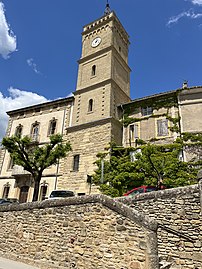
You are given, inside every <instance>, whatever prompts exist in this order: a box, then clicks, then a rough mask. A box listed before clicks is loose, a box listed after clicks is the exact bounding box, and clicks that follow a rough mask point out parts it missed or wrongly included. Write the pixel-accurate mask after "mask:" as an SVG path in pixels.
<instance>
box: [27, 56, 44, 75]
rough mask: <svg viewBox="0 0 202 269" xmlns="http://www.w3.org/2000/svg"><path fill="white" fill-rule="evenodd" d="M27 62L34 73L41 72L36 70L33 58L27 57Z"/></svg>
mask: <svg viewBox="0 0 202 269" xmlns="http://www.w3.org/2000/svg"><path fill="white" fill-rule="evenodd" d="M27 64H28V65H29V66H30V67H31V68H32V69H33V71H34V72H35V73H36V74H41V72H40V71H39V70H38V68H37V65H36V64H35V62H34V59H33V58H30V59H27Z"/></svg>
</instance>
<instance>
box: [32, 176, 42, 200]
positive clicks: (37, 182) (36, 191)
mask: <svg viewBox="0 0 202 269" xmlns="http://www.w3.org/2000/svg"><path fill="white" fill-rule="evenodd" d="M40 181H41V176H36V177H35V178H34V195H33V199H32V202H35V201H37V200H38V196H39V186H40Z"/></svg>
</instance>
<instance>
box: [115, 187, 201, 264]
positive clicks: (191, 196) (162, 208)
mask: <svg viewBox="0 0 202 269" xmlns="http://www.w3.org/2000/svg"><path fill="white" fill-rule="evenodd" d="M199 186H200V185H199ZM199 186H198V185H194V186H189V187H181V188H175V189H169V190H164V191H157V192H151V193H147V194H141V195H137V196H136V197H134V198H132V199H131V198H129V199H128V198H120V199H119V201H122V202H124V203H126V204H127V205H129V206H131V207H132V208H134V209H136V210H138V211H139V212H142V213H144V214H145V215H147V216H148V217H150V218H152V219H155V220H156V221H157V222H158V232H157V237H158V253H159V257H160V259H163V260H165V261H167V262H170V264H172V266H173V267H171V268H176V269H189V268H190V269H191V268H194V269H202V214H201V205H200V192H199Z"/></svg>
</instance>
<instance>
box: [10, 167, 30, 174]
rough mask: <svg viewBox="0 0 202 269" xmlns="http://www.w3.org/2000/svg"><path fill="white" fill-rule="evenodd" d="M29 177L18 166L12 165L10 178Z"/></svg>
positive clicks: (26, 172)
mask: <svg viewBox="0 0 202 269" xmlns="http://www.w3.org/2000/svg"><path fill="white" fill-rule="evenodd" d="M21 175H30V173H29V172H28V171H26V170H24V168H23V167H22V166H20V165H14V166H13V170H12V176H21Z"/></svg>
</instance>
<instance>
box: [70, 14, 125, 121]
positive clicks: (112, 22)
mask: <svg viewBox="0 0 202 269" xmlns="http://www.w3.org/2000/svg"><path fill="white" fill-rule="evenodd" d="M128 46H129V36H128V34H127V32H126V31H125V29H124V28H123V26H122V24H121V23H120V21H119V19H118V18H117V16H116V14H115V13H114V12H110V11H109V10H108V12H106V14H105V16H103V17H101V18H100V19H98V20H96V21H94V22H92V23H90V24H87V25H86V26H84V28H83V33H82V55H81V59H80V60H79V69H78V80H77V89H76V92H75V107H74V118H73V124H75V125H78V124H82V123H87V122H90V121H95V120H99V119H104V118H108V117H113V118H117V111H116V106H117V104H120V103H124V102H129V101H130V68H129V66H128Z"/></svg>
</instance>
